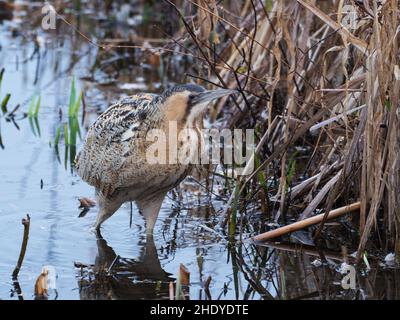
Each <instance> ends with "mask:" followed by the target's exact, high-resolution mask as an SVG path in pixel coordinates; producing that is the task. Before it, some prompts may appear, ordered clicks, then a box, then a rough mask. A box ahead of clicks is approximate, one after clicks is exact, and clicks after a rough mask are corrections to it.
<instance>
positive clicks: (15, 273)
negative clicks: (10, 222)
mask: <svg viewBox="0 0 400 320" xmlns="http://www.w3.org/2000/svg"><path fill="white" fill-rule="evenodd" d="M30 221H31V217H30V216H29V214H27V215H26V219H25V218H24V219H22V224H23V226H24V238H23V240H22V245H21V251H20V253H19V258H18V262H17V265H16V266H15V269H14V271H13V274H12V278H13V279H14V280H15V279H17V278H18V273H19V270H20V269H21V266H22V262H23V261H24V257H25V252H26V247H27V245H28V238H29V225H30Z"/></svg>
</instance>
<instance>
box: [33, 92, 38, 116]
mask: <svg viewBox="0 0 400 320" xmlns="http://www.w3.org/2000/svg"><path fill="white" fill-rule="evenodd" d="M39 108H40V96H39V97H38V99H37V102H36V106H35V112H34V114H33V116H34V117H37V116H38V114H39Z"/></svg>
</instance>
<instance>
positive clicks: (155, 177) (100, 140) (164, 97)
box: [76, 84, 233, 234]
mask: <svg viewBox="0 0 400 320" xmlns="http://www.w3.org/2000/svg"><path fill="white" fill-rule="evenodd" d="M232 92H233V91H232V90H226V89H217V90H205V89H204V88H203V87H201V86H199V85H196V84H184V85H175V86H174V87H172V88H170V89H168V90H166V91H164V92H163V93H162V94H160V95H156V94H149V93H140V94H136V95H133V96H130V97H127V98H123V99H121V100H119V101H118V102H117V103H115V104H113V105H112V106H110V107H109V108H108V109H107V110H106V111H104V113H102V114H101V115H100V116H99V117H98V118H97V120H96V121H95V122H94V123H93V125H92V126H91V127H90V128H89V130H88V133H87V136H86V140H85V143H84V146H83V148H82V150H81V151H80V152H79V153H78V155H77V157H76V169H77V172H78V174H79V176H80V177H81V178H82V179H83V180H84V181H86V182H87V183H88V184H90V185H92V186H94V187H95V189H96V200H97V203H98V205H99V212H98V214H97V219H96V223H95V225H94V227H95V229H96V230H99V229H100V226H101V224H102V223H103V222H104V221H106V220H107V219H108V218H110V217H111V216H112V215H113V214H114V213H115V212H116V211H117V210H118V209H119V208H120V206H121V205H122V204H123V203H125V202H128V201H134V202H135V203H136V205H137V207H138V209H139V211H140V213H141V214H142V215H143V217H144V219H145V222H146V232H147V233H148V234H151V233H152V232H153V228H154V225H155V222H156V220H157V217H158V214H159V211H160V208H161V205H162V202H163V200H164V198H165V196H166V194H167V192H168V191H170V190H171V189H173V188H174V187H176V186H177V185H178V184H179V183H180V182H181V181H182V180H183V179H184V178H185V177H186V176H187V175H188V174H189V172H190V171H191V170H192V166H193V165H192V164H190V163H188V164H186V163H185V164H182V163H170V162H167V163H149V161H147V160H148V159H147V156H146V151H147V149H148V147H149V141H148V139H147V138H146V136H147V133H148V132H149V131H150V130H152V129H158V130H162V131H164V132H168V130H169V129H168V128H169V123H171V122H175V123H176V128H177V130H178V131H180V130H183V129H185V128H191V129H194V130H195V131H196V132H197V133H198V134H200V135H201V128H202V121H203V116H204V114H205V111H206V110H207V106H208V104H209V102H210V101H212V100H214V99H217V98H220V97H223V96H227V95H229V94H231V93H232ZM166 136H167V141H166V145H167V149H168V145H169V144H171V143H173V141H170V139H169V138H168V136H169V135H168V134H166ZM201 138H202V137H201ZM188 142H189V144H190V143H191V141H190V136H189V141H188ZM196 143H198V144H199V146H200V148H203V147H204V146H203V144H202V143H201V139H200V140H197V142H196ZM178 147H179V146H178Z"/></svg>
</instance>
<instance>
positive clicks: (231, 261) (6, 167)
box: [0, 6, 400, 299]
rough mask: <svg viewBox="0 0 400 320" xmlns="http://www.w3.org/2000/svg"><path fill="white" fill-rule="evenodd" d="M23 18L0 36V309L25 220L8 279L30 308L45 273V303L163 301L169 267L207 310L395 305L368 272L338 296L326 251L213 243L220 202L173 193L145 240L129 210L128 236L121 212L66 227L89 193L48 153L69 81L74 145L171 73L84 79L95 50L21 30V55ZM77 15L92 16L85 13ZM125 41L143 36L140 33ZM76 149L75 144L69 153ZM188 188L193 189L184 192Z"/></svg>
mask: <svg viewBox="0 0 400 320" xmlns="http://www.w3.org/2000/svg"><path fill="white" fill-rule="evenodd" d="M38 8H39V9H40V6H34V7H33V8H31V9H32V10H36V11H37V10H38ZM24 12H25V13H26V12H27V7H26V6H22V7H21V9H20V10H18V11H17V10H16V11H15V12H14V18H13V19H12V20H4V21H2V24H1V25H0V44H1V51H0V54H1V55H0V67H4V68H5V73H4V77H3V82H2V85H1V92H0V98H1V99H3V97H4V95H5V94H6V93H10V94H11V99H10V101H9V104H8V108H9V110H10V109H12V107H13V106H15V105H17V104H20V105H21V106H20V109H19V110H18V111H17V112H16V122H17V125H18V126H19V129H18V128H16V126H15V125H14V124H13V123H12V122H7V121H6V119H5V117H4V116H2V117H1V118H0V132H1V137H2V141H3V144H4V150H0V237H1V241H0V253H1V255H0V299H17V298H18V297H17V294H16V293H15V292H13V290H14V284H13V281H12V277H11V274H12V272H13V269H14V267H15V265H16V262H17V260H18V255H19V251H20V246H21V241H22V235H23V226H22V225H21V219H22V218H23V217H25V216H26V214H29V215H30V217H31V223H30V234H29V242H28V247H27V252H26V256H25V259H24V261H23V265H22V269H21V270H20V272H19V276H18V281H19V285H20V287H21V289H22V292H23V297H24V298H25V299H33V298H34V285H35V281H36V279H37V277H38V276H39V274H40V273H41V270H42V267H43V266H45V265H50V266H53V267H54V268H55V269H56V272H57V281H56V289H57V292H55V291H54V290H51V291H50V297H49V298H50V299H54V298H56V297H57V298H58V299H108V298H117V299H146V298H147V299H168V297H169V294H168V286H169V283H170V282H174V281H175V280H176V278H177V274H178V270H179V266H180V264H184V265H185V266H186V267H187V269H188V270H189V271H190V298H191V299H206V298H207V292H206V290H205V288H204V285H203V283H204V282H205V281H206V279H207V278H208V277H209V276H211V279H212V280H211V283H210V286H209V294H210V295H211V298H212V299H262V298H265V299H271V298H275V299H291V298H316V299H329V298H334V297H335V298H340V299H347V298H348V299H354V298H360V299H362V298H383V297H386V298H399V295H400V286H399V283H398V282H399V279H398V278H399V273H398V271H397V269H394V268H393V269H392V268H378V269H376V268H373V269H372V270H371V271H369V272H368V273H365V272H364V271H363V269H360V270H358V273H357V287H356V289H354V290H347V291H346V290H344V289H342V287H341V286H340V280H341V278H342V276H341V275H340V274H339V273H338V266H339V265H340V262H341V258H340V250H339V251H338V250H336V251H335V252H333V254H332V255H331V258H330V259H328V261H330V262H329V263H325V264H324V265H322V266H320V267H316V266H314V265H313V264H311V262H313V261H314V260H316V259H319V256H318V254H317V253H315V252H316V251H315V250H314V249H313V250H314V251H313V250H310V251H308V252H306V251H299V250H297V249H298V247H297V249H296V250H294V251H293V247H292V246H289V248H287V247H286V248H284V250H283V249H282V248H280V249H279V248H268V247H257V246H254V245H251V244H246V245H231V246H230V245H228V242H227V241H226V240H225V239H224V238H221V237H220V236H219V235H218V234H217V233H214V232H212V231H209V230H207V229H204V228H202V226H203V225H207V226H212V225H213V223H215V221H217V219H218V217H217V213H216V212H218V209H219V208H220V207H221V205H222V203H221V202H219V201H216V200H212V201H211V202H210V201H209V200H208V197H207V196H205V195H200V196H196V195H193V193H191V192H187V191H185V190H181V192H180V193H179V194H180V195H181V196H183V199H180V200H179V201H178V200H177V197H176V194H175V195H174V193H170V195H169V197H168V199H167V200H166V201H165V202H164V204H163V206H162V210H161V213H160V217H159V220H158V222H157V224H156V227H155V231H154V239H146V237H145V233H144V221H143V219H142V217H141V216H140V214H139V213H138V211H137V210H136V208H135V206H133V210H132V225H131V226H130V214H131V208H130V204H129V203H128V204H125V205H124V206H123V207H122V208H121V209H120V210H118V212H117V213H116V214H115V215H114V216H113V217H112V218H111V219H110V220H108V221H107V222H106V223H105V224H104V226H103V228H102V236H103V239H96V236H95V234H94V233H92V232H91V230H90V227H91V225H92V224H93V222H94V219H95V217H96V213H97V209H96V208H93V209H91V210H90V211H89V212H88V213H87V214H86V216H85V217H83V218H78V216H79V213H80V210H79V209H78V206H79V201H78V198H80V197H88V198H93V194H94V191H93V188H92V187H90V186H88V185H87V184H86V183H84V182H82V181H81V179H80V178H79V177H78V176H77V175H76V173H75V172H74V171H73V169H72V170H71V163H70V161H69V160H68V158H69V156H68V157H67V161H66V162H64V158H65V145H64V142H63V138H61V139H60V144H59V154H58V155H57V153H56V151H55V148H54V146H53V144H54V138H55V134H56V131H57V128H58V127H60V126H62V125H63V123H65V122H66V121H67V113H68V112H67V108H68V101H69V93H70V86H71V79H72V77H75V79H76V82H77V84H76V85H77V88H79V89H82V90H83V91H84V92H85V101H86V116H85V121H84V124H83V125H82V126H81V133H82V137H83V136H84V134H85V130H86V129H87V127H88V126H89V125H90V123H92V122H93V120H94V119H95V118H96V116H97V114H98V113H99V112H101V111H102V110H104V109H105V108H106V107H107V106H108V104H109V103H110V102H111V101H113V100H114V99H116V98H117V97H119V96H120V95H123V94H127V93H128V92H130V93H134V92H135V91H134V90H133V89H134V88H137V89H139V91H142V90H149V91H152V92H155V91H159V90H160V89H162V86H163V85H164V84H165V82H168V81H181V80H183V78H182V77H179V75H177V74H176V72H174V71H172V70H169V72H166V73H165V74H162V72H160V67H158V66H152V65H151V64H147V65H143V64H140V63H139V62H138V63H133V66H132V64H130V68H131V70H130V71H129V73H128V74H114V73H111V74H112V75H111V76H110V74H108V73H107V72H105V71H104V70H105V69H106V68H103V70H100V71H99V70H98V69H93V65H95V62H96V61H97V62H100V64H101V63H105V62H106V61H107V59H109V56H101V55H99V54H98V49H97V48H94V47H93V46H91V45H90V44H89V43H87V42H86V41H83V39H81V38H79V36H77V35H76V34H74V32H73V30H72V29H71V28H69V27H67V26H63V27H62V29H61V30H62V32H59V34H58V35H55V34H54V32H53V33H49V32H45V31H43V30H41V29H40V27H37V26H29V27H28V29H32V30H35V31H36V32H37V33H38V38H37V39H39V45H40V47H39V49H38V52H37V53H35V54H33V53H34V52H35V48H36V47H35V44H34V41H32V39H33V38H34V36H33V34H32V32H30V31H27V30H26V29H27V26H26V25H24V24H23V21H24ZM85 12H86V13H87V15H88V17H93V11H91V9H90V8H88V9H87V10H86V11H85ZM83 17H85V15H83ZM82 21H85V20H84V19H82ZM89 21H91V23H93V24H94V30H95V31H96V33H99V34H102V32H106V31H109V29H110V28H111V29H112V30H114V31H115V30H116V28H115V26H110V25H107V24H100V23H97V22H96V20H95V19H94V18H93V21H92V20H90V18H89ZM89 25H90V24H89ZM60 28H61V27H60ZM130 28H133V29H135V27H134V26H130ZM88 29H90V28H88ZM117 29H118V28H117ZM121 29H122V30H124V28H123V27H121ZM135 32H137V33H139V34H143V36H145V35H146V34H147V29H146V28H143V26H141V27H137V29H135ZM102 59H104V60H102ZM139 60H140V59H139ZM100 69H101V68H100ZM182 74H183V73H182ZM93 75H94V77H93ZM124 83H125V85H124ZM127 83H128V85H126V84H127ZM124 88H128V90H125V89H124ZM35 94H40V96H41V107H40V110H39V115H38V121H39V126H40V136H39V135H38V132H37V131H35V132H36V135H35V134H34V133H33V130H32V128H31V125H30V123H29V121H28V119H27V118H23V119H22V115H23V112H27V111H28V107H29V104H30V101H31V99H32V96H34V95H35ZM60 110H62V112H61V114H62V117H61V118H62V119H61V121H60ZM81 118H82V110H81V112H80V114H79V120H81ZM81 143H82V141H81V139H79V138H78V146H79V144H81ZM189 187H190V188H192V189H193V188H195V189H196V188H197V189H198V187H197V185H193V184H188V187H187V188H189ZM183 189H185V188H183ZM303 249H304V248H303ZM288 250H289V251H288ZM327 256H328V257H329V255H327Z"/></svg>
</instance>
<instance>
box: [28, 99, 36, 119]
mask: <svg viewBox="0 0 400 320" xmlns="http://www.w3.org/2000/svg"><path fill="white" fill-rule="evenodd" d="M34 110H35V96H33V97H32V100H31V103H30V105H29V109H28V117H29V118H32V117H33V114H34Z"/></svg>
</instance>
